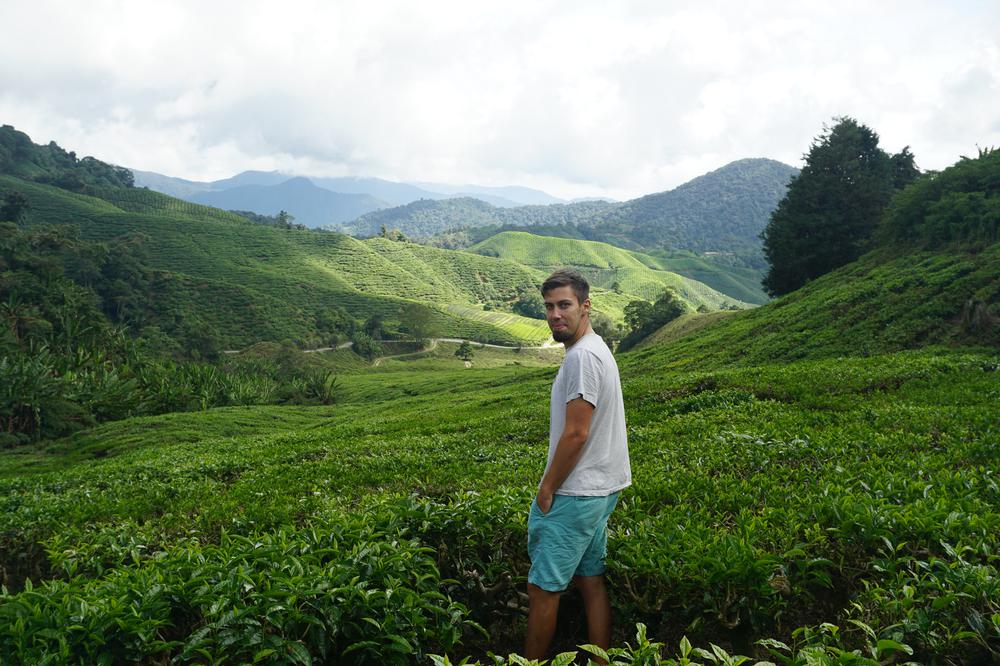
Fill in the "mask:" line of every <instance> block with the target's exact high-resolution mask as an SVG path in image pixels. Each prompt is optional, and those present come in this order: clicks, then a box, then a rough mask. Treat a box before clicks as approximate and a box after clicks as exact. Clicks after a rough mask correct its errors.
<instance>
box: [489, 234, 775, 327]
mask: <svg viewBox="0 0 1000 666" xmlns="http://www.w3.org/2000/svg"><path fill="white" fill-rule="evenodd" d="M471 249H472V251H474V252H478V253H481V254H487V255H490V256H497V257H500V258H503V259H507V260H511V261H517V262H519V263H521V264H525V265H528V266H531V267H533V268H535V269H537V270H538V271H539V274H540V278H541V279H540V280H539V283H540V282H541V280H543V279H544V278H545V276H547V275H548V274H549V273H551V272H552V271H553V270H555V269H557V268H561V267H563V266H573V267H574V268H577V269H579V270H580V271H581V272H582V273H583V274H584V275H585V276H586V278H587V280H588V281H589V282H590V284H591V286H592V287H597V288H600V289H602V290H604V289H607V290H609V291H614V290H613V289H612V288H613V286H614V285H615V284H618V287H619V290H618V291H619V292H621V293H623V294H626V295H630V296H631V297H632V298H642V299H645V300H649V301H652V300H655V299H656V298H657V296H659V295H660V294H661V293H662V292H663V289H664V288H666V287H669V288H672V289H675V290H676V291H677V292H678V293H679V294H680V295H681V296H683V297H684V298H685V299H687V300H688V301H690V302H691V303H692V307H697V306H698V305H702V304H704V305H706V306H708V307H710V308H711V309H713V310H714V309H719V308H722V307H726V306H728V305H732V304H735V303H737V301H736V300H734V299H733V298H730V297H727V296H726V295H725V294H722V293H719V292H718V291H716V290H715V289H712V288H710V287H708V286H706V284H703V283H702V282H698V281H696V280H695V279H691V278H689V277H686V274H687V273H694V272H697V273H700V274H701V277H704V278H706V279H707V280H714V281H719V282H722V283H724V285H723V286H726V287H727V288H729V287H732V286H733V283H734V282H736V283H741V282H744V281H749V282H752V281H753V280H759V276H749V278H746V277H745V276H744V275H742V274H738V272H735V271H732V270H729V269H725V268H723V267H722V266H718V265H714V266H713V265H710V263H709V262H707V261H705V260H704V259H699V258H697V257H695V256H694V255H683V256H682V255H678V254H665V255H663V256H659V257H654V256H651V255H648V254H641V253H638V252H629V251H627V250H623V249H621V248H618V247H615V246H613V245H608V244H607V243H597V242H593V241H585V240H569V239H560V238H552V237H547V236H534V235H532V234H527V233H524V232H513V231H511V232H505V233H502V234H498V235H496V236H492V237H490V238H488V239H486V240H484V241H483V242H481V243H479V244H477V245H475V246H473V247H472V248H471ZM701 277H699V278H698V279H701ZM595 292H596V290H595ZM594 296H595V297H598V296H599V294H598V293H595V294H594ZM626 298H627V296H626ZM605 314H609V315H611V316H612V318H613V319H617V318H618V317H617V313H616V312H607V313H605Z"/></svg>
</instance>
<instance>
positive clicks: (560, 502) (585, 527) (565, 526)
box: [528, 493, 619, 592]
mask: <svg viewBox="0 0 1000 666" xmlns="http://www.w3.org/2000/svg"><path fill="white" fill-rule="evenodd" d="M618 494H619V493H612V494H610V495H607V496H603V497H589V496H588V497H578V496H574V495H554V496H553V498H552V507H551V508H550V509H549V512H548V513H542V512H541V510H540V509H539V508H538V504H537V498H536V499H535V500H534V501H532V502H531V511H530V512H529V513H528V557H529V558H531V570H530V571H528V582H529V583H531V584H532V585H537V586H538V587H540V588H542V589H543V590H547V591H549V592H561V591H563V590H565V589H566V588H567V587H569V583H570V581H571V580H572V579H573V576H600V575H601V574H603V573H604V558H605V557H606V556H607V553H608V517H609V516H610V515H611V512H612V511H614V509H615V505H616V504H617V503H618Z"/></svg>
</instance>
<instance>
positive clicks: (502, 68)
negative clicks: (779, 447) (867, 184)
mask: <svg viewBox="0 0 1000 666" xmlns="http://www.w3.org/2000/svg"><path fill="white" fill-rule="evenodd" d="M0 25H3V26H5V30H4V38H3V39H2V40H0V123H3V124H11V125H14V126H15V127H17V128H18V129H20V130H22V131H25V132H27V133H28V134H29V135H31V137H32V139H34V140H35V141H36V142H37V143H43V142H48V141H52V140H54V141H56V142H58V143H59V144H60V145H61V146H63V147H65V148H67V149H70V150H75V151H76V152H77V154H79V155H81V156H82V155H94V156H96V157H98V158H100V159H103V160H105V161H109V162H113V163H116V164H121V165H125V166H129V167H132V168H136V169H143V170H150V171H158V172H160V173H165V174H168V175H171V176H178V177H183V178H189V179H195V180H210V179H216V178H224V177H228V176H231V175H233V174H235V173H237V172H239V171H242V170H245V169H263V170H271V169H278V170H282V171H287V172H289V173H305V174H315V175H330V176H333V175H360V176H378V177H382V178H388V179H394V180H423V181H439V182H451V183H477V184H484V185H514V184H517V185H525V186H531V187H538V188H541V189H544V190H547V191H549V192H550V193H552V194H555V195H557V196H563V197H575V196H597V195H604V196H611V197H615V198H620V199H621V198H630V197H634V196H638V195H642V194H646V193H649V192H656V191H663V190H667V189H671V188H672V187H675V186H677V185H679V184H681V183H683V182H685V181H687V180H690V179H691V178H693V177H695V176H698V175H701V174H702V173H705V172H707V171H710V170H712V169H715V168H718V167H719V166H722V165H724V164H726V163H727V162H730V161H732V160H735V159H740V158H743V157H770V158H773V159H778V160H782V161H784V162H787V163H789V164H794V165H796V166H798V165H800V164H801V157H802V154H803V153H804V152H805V151H806V150H807V149H808V147H809V144H810V142H811V141H812V139H813V138H814V137H815V136H816V135H817V134H819V133H820V132H821V131H822V128H823V124H824V123H829V122H830V120H831V119H832V118H833V117H834V116H840V115H849V116H853V117H855V118H857V119H858V120H859V121H861V122H863V123H865V124H867V125H869V126H870V127H872V128H873V129H874V130H876V131H877V132H878V133H879V134H880V136H881V138H882V147H883V148H885V149H886V150H889V151H891V152H895V151H898V150H899V149H901V148H902V147H903V146H905V145H910V146H911V149H912V150H913V152H914V153H915V155H916V157H917V162H918V165H919V166H921V167H922V168H934V169H940V168H943V167H945V166H947V165H949V164H951V163H953V162H954V161H955V160H957V159H958V157H959V156H960V155H963V154H965V155H969V154H975V152H976V146H977V145H979V146H991V145H992V146H1000V2H997V1H996V0H981V1H971V0H969V1H958V2H941V1H940V0H935V1H932V2H923V1H920V0H909V1H908V2H895V1H893V0H884V1H883V0H880V1H878V2H872V1H871V0H866V1H865V2H854V1H852V0H840V1H839V2H835V3H834V2H829V1H824V2H811V1H809V0H795V1H787V2H786V1H784V0H781V1H779V0H759V1H755V0H750V1H744V2H736V1H735V0H732V1H725V2H723V1H719V2H712V1H705V0H701V1H700V2H698V3H694V2H679V1H678V2H673V1H667V0H661V1H655V0H651V1H646V2H604V1H595V2H589V1H580V0H575V1H566V2H548V1H544V0H541V1H539V0H533V1H530V2H517V1H510V0H505V1H504V2H487V1H482V2H475V1H473V2H469V1H464V2H434V1H430V0H422V1H420V2H412V1H410V2H379V1H377V0H367V1H366V2H336V1H327V2H294V1H288V0H286V1H284V2H253V1H246V0H243V1H240V2H169V1H165V0H161V1H159V2H143V1H139V0H131V1H129V2H117V1H98V0H93V1H87V2H44V1H39V0H29V1H21V0H4V1H3V3H2V4H0Z"/></svg>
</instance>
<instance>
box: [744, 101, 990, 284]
mask: <svg viewBox="0 0 1000 666" xmlns="http://www.w3.org/2000/svg"><path fill="white" fill-rule="evenodd" d="M835 121H836V122H835V123H834V124H833V125H832V126H830V127H827V128H825V129H824V131H823V133H822V134H821V135H820V136H818V137H817V138H816V139H815V141H814V142H813V144H812V146H811V148H810V150H809V152H808V154H807V155H806V165H805V167H804V168H803V169H802V172H801V173H800V174H799V175H798V177H796V178H795V179H794V180H793V181H792V183H791V185H790V186H789V188H788V193H787V195H786V196H785V198H784V199H782V200H781V202H780V204H779V205H778V208H777V209H776V210H775V211H774V214H773V215H772V216H771V221H770V223H769V224H768V226H767V228H766V229H765V230H764V232H763V233H762V234H761V238H762V239H763V241H764V253H765V256H766V258H767V260H768V264H769V270H768V272H767V275H766V277H765V278H764V287H765V289H766V290H767V291H768V292H769V293H770V294H771V295H772V296H780V295H782V294H787V293H789V292H791V291H794V290H796V289H798V288H799V287H801V286H803V285H804V284H806V283H807V282H809V281H810V280H814V279H816V278H818V277H820V276H821V275H825V274H827V273H829V272H830V271H832V270H834V269H836V268H839V267H840V266H844V265H846V264H848V263H850V262H852V261H854V260H856V259H858V258H859V257H861V255H863V254H865V253H866V252H869V251H871V250H874V249H876V248H879V247H882V248H887V247H890V246H893V245H895V246H912V245H914V244H920V245H921V246H923V247H927V248H937V247H942V246H945V245H948V244H955V243H959V244H963V245H968V244H978V245H980V246H983V245H986V244H989V243H993V242H996V240H997V235H998V231H997V229H998V225H1000V196H998V194H1000V156H998V154H997V151H995V150H989V149H987V150H981V151H980V153H979V156H978V157H977V158H976V159H969V158H965V157H963V158H962V159H961V160H960V161H959V162H958V163H957V164H955V165H953V166H951V167H949V168H948V169H946V170H945V171H944V172H942V173H934V172H931V173H927V174H921V172H920V170H919V169H918V168H917V167H916V164H915V157H914V155H913V153H911V152H910V151H909V148H903V150H902V151H900V152H899V153H896V154H889V153H887V152H885V151H884V150H882V149H881V148H880V147H879V136H878V134H877V133H875V131H874V130H872V129H871V128H869V127H867V126H866V125H863V124H861V123H858V122H857V121H856V120H854V119H853V118H836V119H835Z"/></svg>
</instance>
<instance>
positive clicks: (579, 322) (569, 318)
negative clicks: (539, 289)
mask: <svg viewBox="0 0 1000 666" xmlns="http://www.w3.org/2000/svg"><path fill="white" fill-rule="evenodd" d="M542 300H544V301H545V319H546V320H547V321H548V322H549V329H550V330H551V331H552V339H553V340H555V341H556V342H563V343H569V344H572V343H574V342H576V341H577V340H578V339H579V338H581V337H583V334H584V332H586V330H587V322H588V321H589V313H590V299H589V298H588V299H586V300H584V301H583V303H580V302H578V301H577V300H576V294H574V293H573V288H572V287H569V286H566V287H556V288H555V289H553V290H551V291H549V292H548V293H547V294H545V295H543V296H542Z"/></svg>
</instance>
